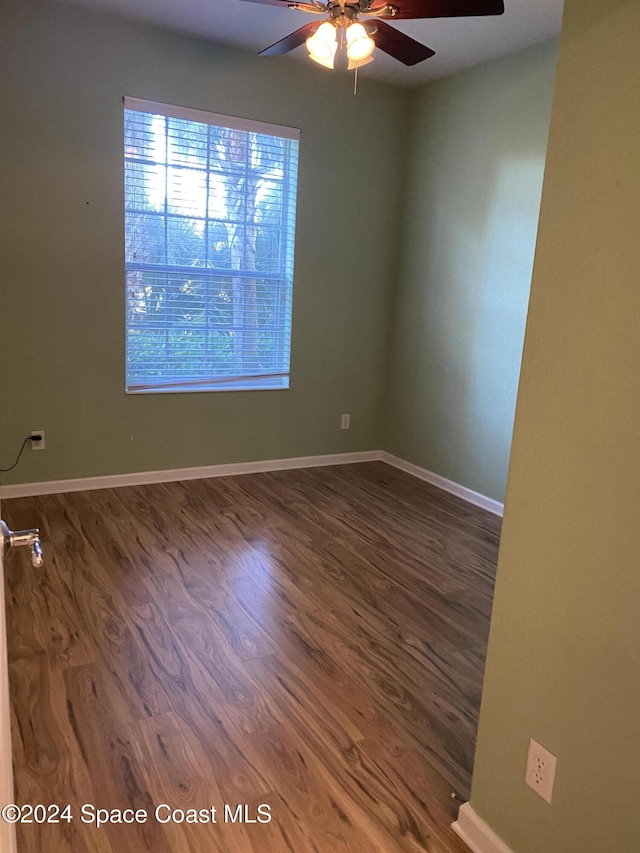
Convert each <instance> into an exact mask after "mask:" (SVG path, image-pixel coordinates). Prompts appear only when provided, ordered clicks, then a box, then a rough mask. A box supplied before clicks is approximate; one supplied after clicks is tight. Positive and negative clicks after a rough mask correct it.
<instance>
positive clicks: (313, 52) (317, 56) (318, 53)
mask: <svg viewBox="0 0 640 853" xmlns="http://www.w3.org/2000/svg"><path fill="white" fill-rule="evenodd" d="M306 45H307V50H308V51H309V56H310V57H311V59H313V60H314V62H318V63H319V64H320V65H324V66H326V67H327V68H333V59H334V57H335V55H336V49H337V47H338V44H337V42H336V28H335V27H334V26H333V24H331V23H330V22H329V21H325V22H324V23H323V24H320V26H319V27H318V29H317V30H316V31H315V33H314V34H313V35H312V36H309V38H308V39H307V41H306Z"/></svg>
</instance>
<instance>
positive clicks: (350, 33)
mask: <svg viewBox="0 0 640 853" xmlns="http://www.w3.org/2000/svg"><path fill="white" fill-rule="evenodd" d="M375 46H376V43H375V42H374V40H373V39H372V38H371V36H370V35H369V34H368V33H367V31H366V30H365V28H364V27H363V26H362V24H359V23H358V22H356V23H354V24H350V26H349V27H348V28H347V57H348V58H349V60H350V61H351V62H357V63H358V64H359V65H364V64H365V60H367V59H369V61H371V59H370V57H371V54H372V53H373V51H374V50H375Z"/></svg>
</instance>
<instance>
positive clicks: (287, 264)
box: [124, 102, 298, 390]
mask: <svg viewBox="0 0 640 853" xmlns="http://www.w3.org/2000/svg"><path fill="white" fill-rule="evenodd" d="M140 103H141V104H143V105H145V104H144V102H136V108H135V109H133V108H128V107H129V103H127V104H126V107H127V108H125V114H124V123H125V129H124V130H125V132H124V141H125V151H124V159H125V262H126V277H127V281H126V312H127V313H126V322H127V387H128V388H129V389H130V390H157V389H163V390H181V389H184V388H191V387H215V386H216V385H220V386H221V387H225V386H226V387H229V386H230V385H231V386H232V387H235V384H237V385H243V384H244V385H245V386H246V387H283V386H284V387H286V383H287V377H288V372H289V350H290V334H291V302H292V285H293V238H294V221H295V194H296V176H297V155H298V140H297V133H295V134H294V133H289V134H288V135H279V134H277V133H276V132H275V131H276V130H277V129H276V128H273V129H272V128H269V131H274V132H265V130H264V129H263V128H262V127H261V126H258V125H257V124H256V123H252V122H251V123H247V122H244V121H241V120H240V121H236V120H233V119H228V120H227V121H225V120H224V117H221V116H209V115H208V114H200V113H198V114H197V118H198V120H194V119H192V118H191V111H181V110H179V109H177V108H175V109H174V108H168V107H167V108H163V107H161V105H148V107H147V108H146V109H141V108H138V104H140ZM145 106H146V105H145ZM165 112H167V113H168V114H165ZM175 112H177V113H178V114H177V115H176V114H174V113H175ZM182 112H187V113H188V114H189V117H188V118H185V117H183V116H182V115H180V113H182ZM202 117H204V118H206V119H207V120H206V121H203V120H200V119H201V118H202ZM209 119H210V120H209ZM254 128H255V129H254ZM281 130H283V131H284V130H287V131H288V129H284V128H283V129H281ZM234 383H235V384H234Z"/></svg>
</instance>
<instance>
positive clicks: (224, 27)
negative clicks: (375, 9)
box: [64, 0, 563, 86]
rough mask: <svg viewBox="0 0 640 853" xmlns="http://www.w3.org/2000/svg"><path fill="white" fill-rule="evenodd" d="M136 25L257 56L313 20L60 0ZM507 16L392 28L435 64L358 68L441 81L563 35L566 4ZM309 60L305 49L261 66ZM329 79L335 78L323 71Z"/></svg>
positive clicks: (286, 14)
mask: <svg viewBox="0 0 640 853" xmlns="http://www.w3.org/2000/svg"><path fill="white" fill-rule="evenodd" d="M64 2H67V3H73V4H75V5H78V6H89V7H91V8H93V9H97V10H100V11H103V12H110V13H113V14H117V15H122V16H125V17H128V18H135V19H137V20H140V21H148V22H150V23H153V24H158V25H160V26H164V27H169V28H171V29H175V30H180V31H182V32H186V33H192V34H194V35H197V36H199V37H200V38H204V39H209V40H211V41H215V42H222V43H224V44H231V45H235V46H238V47H245V48H249V49H251V50H255V51H256V53H257V52H258V51H260V50H261V49H263V48H265V47H267V46H268V45H270V44H273V42H275V41H278V39H281V38H283V37H284V36H286V35H287V34H288V33H290V32H291V31H292V30H295V29H297V28H298V27H301V26H303V25H304V24H306V23H307V22H309V21H312V20H317V17H316V16H315V15H308V14H305V13H303V12H297V11H296V12H294V11H292V10H290V9H287V8H282V9H279V8H277V7H275V6H266V5H259V4H257V3H250V2H242V0H64ZM505 7H506V10H505V14H504V15H502V16H500V17H487V18H446V19H443V18H441V19H439V20H419V21H400V22H391V25H392V26H394V27H397V28H398V29H399V30H402V31H403V32H405V33H407V34H408V35H410V36H412V37H413V38H415V39H417V40H418V41H420V42H422V43H423V44H426V45H428V46H429V47H430V48H432V49H433V50H435V51H436V55H435V56H434V57H433V58H432V59H427V60H426V61H425V62H422V63H420V64H419V65H415V66H413V67H412V68H407V67H406V66H404V65H402V63H400V62H397V61H396V60H394V59H392V58H391V57H390V56H387V55H385V54H383V53H382V52H381V51H380V50H377V51H376V52H375V60H374V62H372V63H370V64H369V65H367V66H366V67H364V68H362V69H361V70H360V72H359V73H360V74H361V75H362V76H366V77H372V78H376V79H378V80H386V81H388V82H391V83H398V84H402V85H408V86H411V85H416V84H418V83H424V82H426V81H427V80H434V79H436V78H438V77H444V76H446V75H448V74H453V73H455V72H457V71H461V70H462V69H464V68H468V67H470V66H472V65H477V64H478V63H480V62H485V61H486V60H488V59H491V58H493V57H497V56H503V55H504V54H507V53H513V52H514V51H516V50H521V49H523V48H525V47H529V46H530V45H532V44H536V43H538V42H542V41H546V40H547V39H550V38H552V37H553V36H556V35H558V33H559V32H560V23H561V20H562V9H563V0H505ZM296 59H299V60H303V61H305V62H309V60H308V59H307V54H306V51H305V48H304V45H303V46H302V47H299V48H298V49H297V50H295V51H293V53H291V54H290V55H289V56H286V57H282V58H279V57H278V58H273V57H265V59H264V62H290V61H291V60H296ZM326 73H327V74H329V73H335V72H330V71H327V72H326Z"/></svg>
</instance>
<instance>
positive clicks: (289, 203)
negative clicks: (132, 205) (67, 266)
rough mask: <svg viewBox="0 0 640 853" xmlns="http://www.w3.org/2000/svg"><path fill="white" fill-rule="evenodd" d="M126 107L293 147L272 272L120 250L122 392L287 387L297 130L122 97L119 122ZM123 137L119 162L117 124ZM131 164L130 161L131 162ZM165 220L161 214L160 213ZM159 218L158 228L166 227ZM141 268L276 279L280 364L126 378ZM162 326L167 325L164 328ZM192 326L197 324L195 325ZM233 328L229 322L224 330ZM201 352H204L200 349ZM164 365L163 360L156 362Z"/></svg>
mask: <svg viewBox="0 0 640 853" xmlns="http://www.w3.org/2000/svg"><path fill="white" fill-rule="evenodd" d="M127 110H131V111H134V112H140V113H145V114H147V115H157V116H162V117H165V118H175V119H178V120H184V121H190V122H197V123H199V124H206V125H210V126H214V127H217V128H224V129H228V130H239V131H243V132H249V133H256V134H259V135H267V136H273V137H277V138H280V139H286V140H290V141H292V142H294V143H295V147H292V149H291V150H290V151H289V152H288V155H287V158H286V160H285V163H286V167H287V172H286V179H285V177H284V173H283V189H285V190H286V193H285V194H284V196H283V212H282V216H283V224H282V226H281V227H280V228H279V230H278V233H279V234H280V235H282V237H283V238H284V239H285V242H286V248H285V249H284V251H283V258H284V260H283V261H282V268H281V269H280V270H278V272H276V273H273V272H266V271H264V270H240V269H235V268H233V267H230V268H224V269H219V268H216V267H209V266H196V265H188V264H186V265H177V264H169V263H168V262H167V260H168V259H167V258H166V257H165V263H164V264H160V263H154V264H152V263H147V264H145V263H142V262H141V263H138V262H135V261H130V260H128V259H127V257H126V254H125V308H126V311H125V393H126V394H131V395H138V394H175V393H194V392H196V393H203V392H219V391H227V392H228V391H271V390H287V389H289V387H290V371H291V367H290V361H291V336H292V328H291V326H292V315H293V285H294V256H295V232H296V212H297V189H298V177H299V175H298V147H299V141H300V136H301V133H300V130H299V129H298V128H294V127H288V126H284V125H276V124H271V123H267V122H261V121H256V120H254V119H247V118H241V117H238V116H227V115H223V114H220V113H213V112H209V111H205V110H199V109H194V108H191V107H182V106H178V105H175V104H165V103H162V102H158V101H149V100H144V99H140V98H133V97H128V96H126V97H125V98H124V109H123V125H124V118H125V113H126V111H127ZM123 140H124V143H125V146H124V148H125V150H124V156H123V165H124V166H126V163H127V162H130V161H129V160H128V159H127V152H126V136H125V128H124V126H123ZM133 162H135V161H133ZM164 165H165V167H166V168H167V169H169V168H170V166H169V161H168V160H167V161H165V163H164ZM206 171H207V173H208V174H211V172H212V170H211V163H210V162H208V163H207V170H206ZM124 185H125V199H124V201H125V204H124V215H125V222H124V237H125V240H124V244H125V250H126V246H127V235H128V233H129V232H128V231H127V222H126V213H127V212H128V211H127V186H128V185H127V177H126V172H125V176H124ZM165 218H166V212H165ZM204 221H205V222H206V223H207V225H208V223H209V222H210V221H214V222H215V221H216V218H215V217H210V216H209V209H208V200H207V206H206V207H205V214H204ZM241 222H242V226H243V227H246V226H247V224H250V225H251V227H255V223H254V222H250V220H249V219H247V218H245V219H243V220H241ZM167 227H168V226H167V223H166V222H165V225H164V228H165V229H166V228H167ZM132 270H133V271H143V270H144V271H147V272H152V273H157V274H158V275H170V274H175V273H185V272H188V273H189V275H190V276H191V277H192V278H195V279H197V278H201V279H203V280H206V279H207V278H210V277H211V276H215V277H216V278H225V277H227V278H229V279H231V278H235V279H242V278H245V279H247V280H251V279H254V280H255V279H257V280H264V281H268V280H270V279H271V280H273V281H282V282H283V286H284V288H285V293H286V294H287V302H286V305H285V309H284V312H285V316H284V317H283V320H282V321H281V322H282V328H281V330H280V331H279V332H278V333H277V335H276V336H275V337H274V341H275V342H276V344H277V345H279V346H280V347H282V348H283V350H282V354H281V356H280V359H279V361H280V363H279V364H278V367H280V366H281V367H282V369H281V370H277V371H274V372H271V373H267V372H265V373H257V372H254V373H249V372H246V373H244V374H234V375H228V376H225V375H224V374H218V375H214V376H209V377H199V376H192V377H188V378H185V379H184V380H182V379H175V380H171V379H170V378H167V377H162V378H159V379H158V380H157V381H155V380H154V379H153V378H152V377H146V378H144V379H141V380H139V381H137V382H136V380H134V379H133V378H132V377H131V376H130V361H129V350H130V331H131V329H132V325H131V324H130V322H129V307H128V304H127V299H128V295H127V286H128V285H127V282H128V276H129V273H130V272H131V271H132ZM166 328H168V326H167V327H166ZM196 328H197V327H196ZM232 328H233V327H232V326H231V327H230V329H232ZM203 352H206V350H205V351H203ZM162 363H163V364H166V362H164V361H163V362H162Z"/></svg>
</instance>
